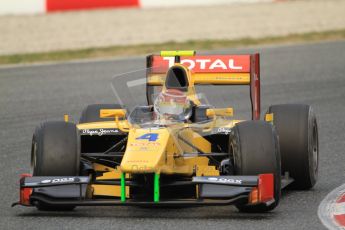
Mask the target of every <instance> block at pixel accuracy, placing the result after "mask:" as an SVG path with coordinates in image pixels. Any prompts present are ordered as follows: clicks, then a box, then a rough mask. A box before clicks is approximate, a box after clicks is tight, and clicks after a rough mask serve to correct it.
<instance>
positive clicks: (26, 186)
mask: <svg viewBox="0 0 345 230" xmlns="http://www.w3.org/2000/svg"><path fill="white" fill-rule="evenodd" d="M146 64H147V69H145V71H144V72H143V74H144V75H143V76H142V77H143V78H139V79H138V78H136V79H134V80H133V79H130V78H129V75H130V73H126V74H124V75H123V77H119V78H114V79H115V83H114V85H113V88H114V92H115V94H117V95H118V94H119V92H125V93H128V92H129V90H130V89H129V88H131V87H134V86H136V85H138V84H140V83H143V84H144V86H145V89H146V90H145V91H143V92H145V93H146V99H145V100H146V101H147V102H146V105H136V106H134V107H133V108H131V109H129V107H128V106H127V105H124V104H122V105H121V104H94V105H89V106H87V107H86V108H85V109H84V111H83V112H82V115H81V118H80V121H79V124H77V125H76V124H74V123H72V122H69V118H68V116H67V115H65V119H64V121H48V122H44V123H42V124H41V125H39V126H38V127H37V128H36V130H35V132H34V135H33V140H32V149H31V168H32V174H24V175H22V176H21V179H20V200H19V202H17V203H14V204H13V205H17V204H20V205H23V206H36V207H37V208H38V209H40V210H71V209H74V208H75V207H76V206H115V205H135V206H171V205H175V206H176V205H178V206H180V205H182V206H183V205H187V206H193V205H196V206H202V205H235V206H236V207H237V208H238V209H239V210H240V211H243V212H266V211H270V210H272V209H274V208H275V207H276V206H277V205H278V203H279V200H280V197H281V189H283V188H286V187H290V188H295V189H310V188H312V187H313V186H314V184H315V183H316V180H317V174H318V154H319V151H318V150H319V148H318V130H317V121H316V118H315V115H314V113H313V110H312V108H311V107H310V106H309V105H303V104H281V105H272V106H270V107H269V109H268V111H267V112H266V114H265V116H264V119H263V120H260V68H259V54H251V55H207V56H198V55H196V54H195V52H194V51H162V52H161V53H160V55H150V56H148V57H147V61H146ZM199 84H203V85H229V86H230V85H247V86H249V92H250V99H251V113H252V119H251V120H247V121H245V120H236V119H232V117H233V109H232V108H229V107H226V108H215V107H213V106H212V105H210V104H207V103H206V102H205V100H203V96H201V95H200V94H199V93H197V90H196V86H197V85H199ZM124 87H128V89H126V88H124ZM229 88H230V87H229ZM135 93H139V90H136V92H135ZM128 98H129V97H128ZM128 98H123V99H124V100H126V99H128ZM135 99H142V97H141V98H140V97H138V96H136V98H135ZM135 99H133V100H135ZM133 100H132V99H131V100H129V102H128V103H131V102H133Z"/></svg>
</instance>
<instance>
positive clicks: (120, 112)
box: [99, 109, 126, 119]
mask: <svg viewBox="0 0 345 230" xmlns="http://www.w3.org/2000/svg"><path fill="white" fill-rule="evenodd" d="M99 117H100V118H109V117H114V118H117V119H119V118H124V117H126V110H125V109H101V110H100V112H99Z"/></svg>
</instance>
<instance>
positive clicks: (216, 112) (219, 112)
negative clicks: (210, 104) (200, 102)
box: [206, 108, 234, 117]
mask: <svg viewBox="0 0 345 230" xmlns="http://www.w3.org/2000/svg"><path fill="white" fill-rule="evenodd" d="M233 115H234V110H233V108H221V109H207V110H206V116H208V117H214V116H223V117H232V116H233Z"/></svg>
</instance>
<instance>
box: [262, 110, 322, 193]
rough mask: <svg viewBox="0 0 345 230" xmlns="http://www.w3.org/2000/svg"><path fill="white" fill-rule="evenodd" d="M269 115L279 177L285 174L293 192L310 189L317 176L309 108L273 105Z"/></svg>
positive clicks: (315, 131)
mask: <svg viewBox="0 0 345 230" xmlns="http://www.w3.org/2000/svg"><path fill="white" fill-rule="evenodd" d="M268 112H269V113H273V123H274V126H275V127H276V130H277V133H278V136H279V143H280V153H281V158H282V174H284V173H285V172H289V175H290V176H291V177H292V178H293V179H294V182H293V183H292V184H291V185H290V186H289V187H290V188H294V189H310V188H312V187H313V186H314V185H315V183H316V181H317V176H318V168H319V167H318V165H319V140H318V128H317V120H316V117H315V114H314V112H313V110H312V108H311V107H310V106H309V105H302V104H286V105H273V106H271V107H270V108H269V110H268Z"/></svg>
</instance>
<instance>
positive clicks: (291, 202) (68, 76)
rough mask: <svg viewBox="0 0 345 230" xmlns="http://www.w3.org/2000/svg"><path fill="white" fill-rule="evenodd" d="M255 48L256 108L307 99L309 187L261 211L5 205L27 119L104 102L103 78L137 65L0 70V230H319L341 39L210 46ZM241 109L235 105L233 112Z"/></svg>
mask: <svg viewBox="0 0 345 230" xmlns="http://www.w3.org/2000/svg"><path fill="white" fill-rule="evenodd" d="M254 51H259V52H260V53H261V55H262V64H261V67H262V68H261V70H262V107H263V111H265V110H266V109H267V108H268V106H269V105H270V104H278V103H307V104H310V105H312V106H313V108H314V110H315V113H316V114H317V118H318V122H319V139H320V170H319V181H318V183H317V185H316V186H315V188H314V189H313V190H310V191H286V192H284V193H283V198H282V200H281V203H280V205H279V207H277V208H276V209H275V210H274V211H273V212H271V213H266V214H242V213H239V212H238V211H237V210H236V209H235V208H234V207H231V206H229V207H199V208H178V209H176V208H174V209H171V208H169V209H163V208H159V209H158V208H137V207H80V208H77V209H76V210H75V211H73V212H68V213H55V212H40V211H37V210H36V209H35V208H24V207H15V208H10V204H11V202H13V201H16V200H17V199H18V177H19V175H20V174H21V173H25V172H28V171H29V162H30V146H31V135H32V133H33V131H34V128H35V126H36V125H37V124H39V123H40V122H41V121H44V120H56V119H60V120H61V119H62V118H63V114H64V113H69V114H71V116H72V117H73V119H77V117H78V116H79V115H80V112H81V110H82V109H83V107H85V106H86V105H87V104H91V103H111V102H113V101H114V96H113V93H112V90H111V87H110V84H109V82H110V81H111V79H112V76H113V75H114V74H117V73H122V72H126V71H130V70H133V69H139V68H142V67H143V66H144V58H133V59H124V60H112V61H97V62H87V63H62V64H54V65H42V66H39V65H38V66H28V67H18V68H17V67H15V68H1V69H0V118H1V119H0V127H1V129H0V140H1V145H0V168H1V173H0V178H1V186H0V192H1V193H0V194H1V196H0V213H1V215H0V229H110V228H112V229H163V228H164V229H180V230H181V229H324V227H323V226H322V225H321V222H320V221H319V220H318V217H317V208H318V205H319V203H320V202H321V200H322V199H323V198H324V197H325V196H326V194H327V193H328V192H330V191H331V190H332V189H334V188H335V187H338V186H339V185H341V184H343V183H345V177H344V164H345V153H344V149H345V141H344V139H345V135H344V127H345V119H344V117H345V42H327V43H319V44H309V45H296V46H274V47H265V48H254V49H246V50H234V49H231V50H222V51H219V52H218V53H238V52H240V53H247V52H254ZM246 90H247V89H246ZM246 92H247V91H243V90H237V89H234V90H230V89H228V90H227V91H226V92H224V93H222V97H223V98H224V100H225V102H228V101H227V100H228V99H229V98H235V99H236V100H237V103H238V104H241V105H242V104H245V103H248V101H247V100H248V97H246V96H245V95H246ZM217 93H218V94H219V92H218V91H213V93H211V94H217ZM225 93H226V94H225ZM238 93H240V95H238ZM211 96H212V95H211ZM229 103H230V101H229ZM231 103H232V102H231ZM234 107H235V113H236V106H234ZM244 114H245V112H244V107H242V106H239V112H238V115H240V116H241V115H244Z"/></svg>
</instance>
